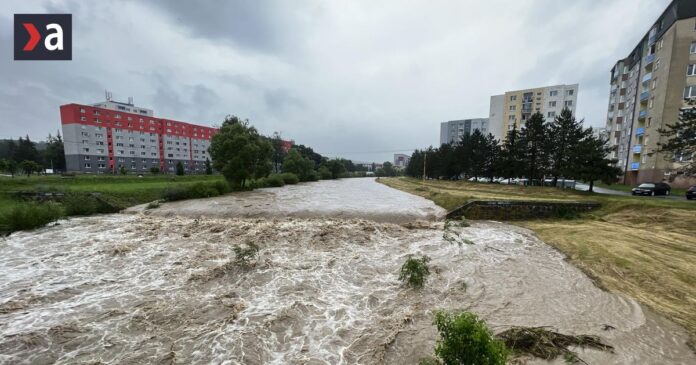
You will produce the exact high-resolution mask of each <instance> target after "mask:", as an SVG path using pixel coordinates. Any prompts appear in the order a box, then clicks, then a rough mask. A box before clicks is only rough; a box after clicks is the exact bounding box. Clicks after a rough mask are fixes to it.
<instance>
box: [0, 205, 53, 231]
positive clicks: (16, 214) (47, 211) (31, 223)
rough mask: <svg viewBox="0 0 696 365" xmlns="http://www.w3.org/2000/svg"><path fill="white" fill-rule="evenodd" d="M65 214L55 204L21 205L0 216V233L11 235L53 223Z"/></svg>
mask: <svg viewBox="0 0 696 365" xmlns="http://www.w3.org/2000/svg"><path fill="white" fill-rule="evenodd" d="M64 215H65V213H64V212H63V209H61V207H60V205H58V204H56V203H22V204H18V205H16V206H15V207H13V208H12V209H11V210H10V211H8V212H6V213H5V214H3V215H2V216H0V232H3V233H8V234H9V233H12V232H14V231H21V230H25V229H32V228H37V227H41V226H44V225H46V224H48V223H51V222H55V221H56V220H58V219H60V218H61V217H63V216H64Z"/></svg>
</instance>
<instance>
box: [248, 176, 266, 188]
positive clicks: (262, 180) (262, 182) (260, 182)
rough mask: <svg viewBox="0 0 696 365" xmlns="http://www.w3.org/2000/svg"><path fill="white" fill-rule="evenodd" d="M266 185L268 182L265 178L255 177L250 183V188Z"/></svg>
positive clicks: (264, 186)
mask: <svg viewBox="0 0 696 365" xmlns="http://www.w3.org/2000/svg"><path fill="white" fill-rule="evenodd" d="M267 187H268V182H267V181H266V178H263V177H262V178H260V179H256V180H254V181H253V182H252V183H251V189H259V188H267Z"/></svg>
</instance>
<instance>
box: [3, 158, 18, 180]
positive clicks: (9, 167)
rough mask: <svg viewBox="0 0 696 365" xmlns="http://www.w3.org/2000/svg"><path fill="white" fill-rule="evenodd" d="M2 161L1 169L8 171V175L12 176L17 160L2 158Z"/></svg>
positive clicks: (14, 172)
mask: <svg viewBox="0 0 696 365" xmlns="http://www.w3.org/2000/svg"><path fill="white" fill-rule="evenodd" d="M2 161H3V163H2V171H6V172H8V173H10V175H11V176H12V177H14V176H15V174H16V173H17V169H18V166H17V162H16V161H15V160H9V159H3V160H2Z"/></svg>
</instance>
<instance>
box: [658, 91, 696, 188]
mask: <svg viewBox="0 0 696 365" xmlns="http://www.w3.org/2000/svg"><path fill="white" fill-rule="evenodd" d="M692 103H693V102H692ZM659 132H660V136H661V137H664V138H666V139H667V141H666V142H660V143H659V144H658V146H659V147H658V152H666V154H665V158H666V159H670V160H672V161H675V162H679V163H682V164H683V165H682V168H683V169H684V171H685V172H686V173H687V174H689V175H696V109H686V110H684V111H683V112H682V115H681V116H680V117H679V120H677V122H675V123H674V124H668V125H667V128H663V129H660V130H659Z"/></svg>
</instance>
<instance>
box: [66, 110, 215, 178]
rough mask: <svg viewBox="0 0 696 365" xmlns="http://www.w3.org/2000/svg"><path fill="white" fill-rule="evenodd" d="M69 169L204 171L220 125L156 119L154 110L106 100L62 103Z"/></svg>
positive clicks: (83, 170)
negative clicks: (181, 169) (211, 125)
mask: <svg viewBox="0 0 696 365" xmlns="http://www.w3.org/2000/svg"><path fill="white" fill-rule="evenodd" d="M60 119H61V124H62V129H63V140H64V144H65V160H66V169H67V170H68V171H75V172H85V173H107V172H116V171H119V170H120V169H121V166H123V167H124V168H125V169H126V170H128V171H130V172H138V173H140V172H149V171H150V170H151V169H152V168H153V167H156V168H159V170H160V171H162V172H164V173H173V172H175V171H176V165H177V163H178V162H181V163H182V164H183V166H184V169H185V171H186V172H187V173H189V174H195V173H204V172H205V160H206V159H208V158H210V155H209V154H208V147H209V146H210V140H211V138H212V136H213V135H215V133H216V132H217V129H216V128H211V127H206V126H202V125H197V124H191V123H185V122H180V121H176V120H172V119H166V118H157V117H155V116H154V115H153V111H152V109H146V108H141V107H137V106H135V105H134V104H133V99H132V98H129V100H128V102H127V103H121V102H117V101H113V100H111V98H110V97H107V100H106V101H104V102H101V103H96V104H92V105H82V104H66V105H61V106H60Z"/></svg>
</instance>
